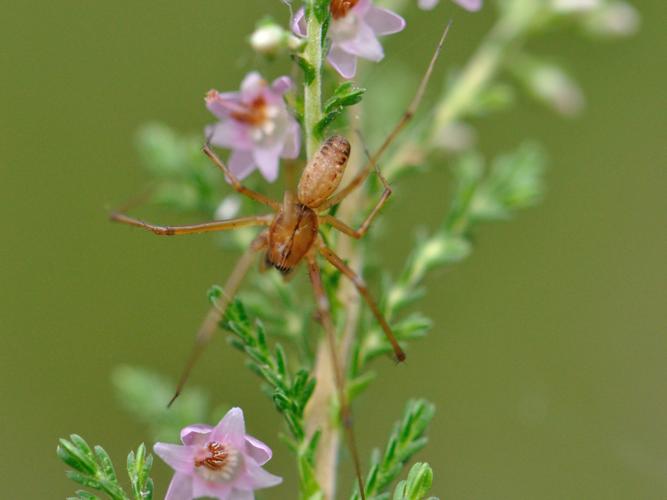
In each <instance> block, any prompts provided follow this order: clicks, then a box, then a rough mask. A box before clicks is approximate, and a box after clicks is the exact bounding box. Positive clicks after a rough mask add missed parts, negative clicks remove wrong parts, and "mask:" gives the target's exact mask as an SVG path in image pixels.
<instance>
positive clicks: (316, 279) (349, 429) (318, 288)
mask: <svg viewBox="0 0 667 500" xmlns="http://www.w3.org/2000/svg"><path fill="white" fill-rule="evenodd" d="M306 260H307V262H308V274H309V276H310V282H311V284H312V286H313V292H314V294H315V303H316V306H317V312H318V315H319V318H318V319H319V320H320V322H321V323H322V326H323V327H324V331H325V335H326V338H327V344H328V348H329V355H330V357H331V365H332V368H333V372H334V380H335V384H336V390H337V392H338V403H339V405H340V419H341V423H342V425H343V429H344V431H345V437H346V439H347V446H348V449H349V450H350V455H351V456H352V461H353V462H354V469H355V474H356V476H357V484H358V486H359V492H360V493H359V494H360V496H361V499H362V500H366V494H365V488H364V480H363V478H362V475H361V463H360V461H359V453H358V451H357V441H356V439H355V436H354V428H353V424H352V411H351V409H350V404H349V401H348V398H347V394H346V388H345V375H344V373H343V365H342V363H341V360H340V354H339V352H338V345H337V344H338V343H337V342H336V331H335V328H334V324H333V321H332V319H331V311H330V308H329V299H328V298H327V294H326V292H325V290H324V285H323V284H322V276H321V274H320V268H319V266H318V265H317V260H316V258H315V253H314V252H311V253H309V254H308V255H307V256H306Z"/></svg>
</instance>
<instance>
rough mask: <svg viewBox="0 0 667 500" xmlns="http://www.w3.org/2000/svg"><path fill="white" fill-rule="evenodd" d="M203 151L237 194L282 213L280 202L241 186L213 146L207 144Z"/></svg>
mask: <svg viewBox="0 0 667 500" xmlns="http://www.w3.org/2000/svg"><path fill="white" fill-rule="evenodd" d="M202 151H203V152H204V154H205V155H206V156H208V157H209V158H210V160H211V161H212V162H213V163H214V164H215V166H216V167H218V168H219V169H220V170H222V172H223V173H224V174H225V179H227V180H228V181H229V182H230V183H231V185H232V188H233V189H234V190H235V191H236V192H237V193H240V194H242V195H244V196H247V197H248V198H250V199H251V200H255V201H256V202H258V203H261V204H262V205H266V206H267V207H270V208H271V209H272V210H273V211H274V212H278V211H280V203H279V202H277V201H275V200H272V199H271V198H269V197H267V196H264V195H263V194H261V193H258V192H257V191H253V190H252V189H250V188H247V187H245V186H244V185H243V184H241V182H240V181H239V180H238V178H237V177H236V176H235V175H234V174H233V173H232V171H231V170H229V168H227V165H225V164H224V163H223V161H222V160H221V159H220V157H219V156H218V155H216V154H215V153H214V152H213V150H212V149H211V146H209V145H208V144H205V145H204V147H203V148H202Z"/></svg>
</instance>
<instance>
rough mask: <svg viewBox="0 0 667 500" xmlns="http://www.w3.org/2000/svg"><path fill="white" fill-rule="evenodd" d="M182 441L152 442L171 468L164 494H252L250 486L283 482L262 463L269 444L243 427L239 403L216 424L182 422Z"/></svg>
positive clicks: (175, 499) (229, 499)
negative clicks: (170, 477) (263, 466)
mask: <svg viewBox="0 0 667 500" xmlns="http://www.w3.org/2000/svg"><path fill="white" fill-rule="evenodd" d="M181 441H182V442H183V445H178V444H169V443H156V444H155V446H154V447H153V450H154V451H155V453H156V454H157V455H158V456H159V457H160V458H161V459H162V460H164V461H165V462H166V463H167V464H168V465H169V466H170V467H171V468H172V469H174V470H175V471H176V473H175V474H174V477H173V479H172V480H171V484H170V485H169V490H168V491H167V496H166V497H165V500H191V499H193V498H199V497H213V498H218V499H219V500H253V499H254V498H255V494H254V491H255V490H258V489H260V488H268V487H269V486H275V485H276V484H279V483H281V482H282V478H280V477H278V476H274V475H273V474H269V473H268V472H266V471H265V470H264V469H263V468H262V465H264V464H265V463H266V462H268V461H269V460H270V459H271V448H269V447H268V446H267V445H265V444H264V443H262V442H261V441H259V440H258V439H255V438H254V437H252V436H249V435H247V434H246V433H245V423H244V421H243V411H242V410H241V409H240V408H232V409H231V410H229V411H228V412H227V414H226V415H225V416H224V417H223V419H222V420H220V422H219V423H218V425H216V426H215V427H210V426H208V425H203V424H195V425H190V426H188V427H186V428H184V429H183V430H182V431H181Z"/></svg>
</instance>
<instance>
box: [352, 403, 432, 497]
mask: <svg viewBox="0 0 667 500" xmlns="http://www.w3.org/2000/svg"><path fill="white" fill-rule="evenodd" d="M434 414H435V407H434V406H433V405H432V404H431V403H429V402H428V401H425V400H423V399H418V400H413V401H409V402H408V404H407V405H406V408H405V412H404V415H403V419H402V420H401V421H400V422H397V423H396V425H395V426H394V430H393V431H392V433H391V435H390V436H389V441H388V442H387V446H386V447H385V451H384V453H383V454H382V455H380V453H379V451H377V450H376V451H375V452H374V453H373V456H372V458H371V468H370V471H369V473H368V476H367V478H366V484H365V493H366V498H378V495H382V494H384V493H386V492H387V490H388V488H389V486H390V485H391V483H392V482H393V481H394V480H395V479H396V478H397V477H398V475H399V474H400V473H401V471H402V470H403V467H404V466H405V464H406V463H407V462H408V461H409V460H410V458H412V456H413V455H414V454H415V453H417V452H418V451H419V450H421V449H422V448H423V447H424V446H426V443H427V438H426V437H425V436H424V434H425V433H426V429H427V427H428V424H429V423H430V422H431V420H432V419H433V415H434ZM422 476H423V474H419V475H418V477H422ZM408 482H410V480H409V481H408ZM412 482H413V483H415V478H413V479H412ZM417 483H419V484H422V483H423V479H420V480H419V481H418V482H417ZM417 483H415V484H417ZM429 486H430V483H429ZM414 489H415V486H412V487H411V489H410V491H412V490H414ZM359 498H360V496H359V491H358V490H357V489H355V491H354V492H353V494H352V496H351V499H352V500H359ZM379 498H388V493H387V495H386V496H384V497H382V496H380V497H379ZM408 498H413V497H408Z"/></svg>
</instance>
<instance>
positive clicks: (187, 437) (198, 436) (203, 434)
mask: <svg viewBox="0 0 667 500" xmlns="http://www.w3.org/2000/svg"><path fill="white" fill-rule="evenodd" d="M212 430H213V427H211V426H210V425H206V424H193V425H188V426H187V427H183V429H181V441H182V442H183V444H185V445H190V444H202V443H205V442H206V440H207V439H208V435H209V434H210V433H211V431H212Z"/></svg>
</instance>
